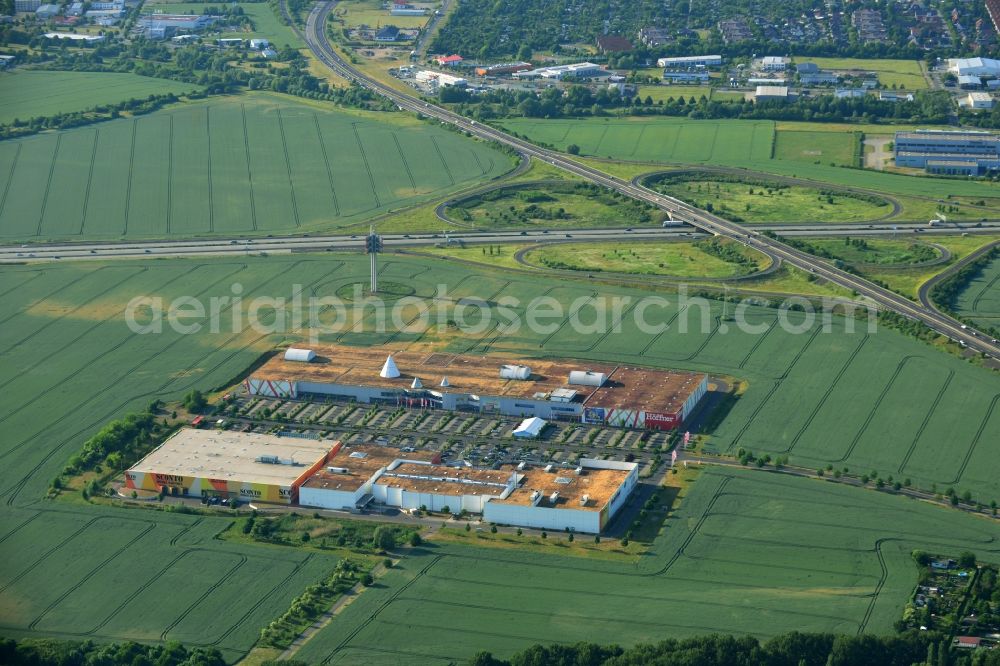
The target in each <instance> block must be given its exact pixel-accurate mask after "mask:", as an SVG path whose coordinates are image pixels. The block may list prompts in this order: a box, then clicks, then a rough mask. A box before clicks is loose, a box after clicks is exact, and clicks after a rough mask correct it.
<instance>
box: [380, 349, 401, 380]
mask: <svg viewBox="0 0 1000 666" xmlns="http://www.w3.org/2000/svg"><path fill="white" fill-rule="evenodd" d="M378 376H379V377H381V378H382V379H397V378H398V377H399V368H397V367H396V362H395V361H393V360H392V354H389V356H387V357H386V359H385V364H384V365H383V366H382V371H381V372H379V373H378Z"/></svg>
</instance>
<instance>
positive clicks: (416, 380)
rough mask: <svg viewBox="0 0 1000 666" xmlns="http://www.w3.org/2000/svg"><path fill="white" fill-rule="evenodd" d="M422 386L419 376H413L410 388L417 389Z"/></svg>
mask: <svg viewBox="0 0 1000 666" xmlns="http://www.w3.org/2000/svg"><path fill="white" fill-rule="evenodd" d="M423 387H424V385H423V384H422V383H421V382H420V377H414V378H413V383H412V384H410V388H411V389H418V388H423Z"/></svg>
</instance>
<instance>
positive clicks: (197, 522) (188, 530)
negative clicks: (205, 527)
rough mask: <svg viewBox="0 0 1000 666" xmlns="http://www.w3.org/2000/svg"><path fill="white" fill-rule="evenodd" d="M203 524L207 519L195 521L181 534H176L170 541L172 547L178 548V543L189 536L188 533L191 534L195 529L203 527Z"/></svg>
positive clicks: (202, 518)
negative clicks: (199, 526) (186, 535)
mask: <svg viewBox="0 0 1000 666" xmlns="http://www.w3.org/2000/svg"><path fill="white" fill-rule="evenodd" d="M203 522H205V518H204V517H201V518H198V519H197V520H194V521H192V522H190V523H188V524H187V525H186V526H185V527H184V529H182V530H181V531H180V532H178V533H177V534H175V535H174V536H173V538H171V539H170V545H171V546H176V545H177V542H178V541H180V540H181V537H183V536H184V535H185V534H187V533H188V532H190V531H191V530H193V529H194V528H196V527H197V526H198V525H201V524H202V523H203Z"/></svg>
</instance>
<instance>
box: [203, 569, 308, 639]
mask: <svg viewBox="0 0 1000 666" xmlns="http://www.w3.org/2000/svg"><path fill="white" fill-rule="evenodd" d="M314 555H315V554H314V553H309V554H308V555H306V557H305V558H304V559H302V560H300V561H298V562H296V563H295V566H294V567H292V570H291V571H290V572H289V573H288V575H287V576H285V577H284V578H282V579H281V580H280V581H278V582H277V583H275V584H274V587H272V588H271V589H270V590H269V591H268V593H267V594H263V595H261V597H260V599H258V600H257V602H256V603H255V604H254V605H253V606H251V607H250V608H249V610H247V612H246V613H244V614H243V615H241V616H240V618H239V619H238V620H236V622H234V623H233V624H232V625H231V626H230V627H229V628H228V629H226V630H225V631H224V632H222V633H221V634H220V635H219V637H218V638H217V639H215V640H214V641H212V642H211V643H205V644H203V645H204V646H205V647H217V646H218V645H219V644H220V643H222V641H224V640H226V639H227V638H229V636H230V635H231V634H232V633H233V632H234V631H236V629H237V628H238V627H239V626H240V625H241V624H243V623H244V622H245V621H246V620H247V618H249V617H250V616H251V615H253V614H254V613H255V612H256V611H257V609H258V608H260V607H261V606H263V605H264V602H265V601H267V600H268V599H270V598H271V597H272V596H274V595H276V594H277V593H278V591H279V590H280V589H281V588H283V587H284V586H285V585H287V584H288V583H289V581H291V580H292V578H294V577H295V576H296V575H297V574H298V573H299V572H300V571H302V569H303V568H304V567H305V566H306V565H307V564H308V563H309V562H311V561H312V559H313V557H314Z"/></svg>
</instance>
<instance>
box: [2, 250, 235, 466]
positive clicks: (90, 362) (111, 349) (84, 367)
mask: <svg viewBox="0 0 1000 666" xmlns="http://www.w3.org/2000/svg"><path fill="white" fill-rule="evenodd" d="M239 266H240V268H238V269H237V270H235V271H233V272H231V273H227V274H226V275H223V276H222V277H220V278H219V279H218V280H216V281H215V282H213V283H211V284H209V285H208V286H206V287H205V288H204V289H202V290H201V291H200V292H198V294H197V295H196V297H200V296H202V295H203V294H205V293H206V292H207V291H209V290H210V289H212V288H213V287H215V286H216V285H217V284H219V283H220V282H222V281H223V280H225V279H227V278H229V277H230V276H232V275H234V274H235V273H237V272H239V271H240V270H244V269H246V264H240V265H239ZM202 267H204V264H199V265H196V266H192V267H191V268H190V269H188V270H187V271H186V272H185V273H184V274H183V275H181V276H179V277H185V276H187V275H188V274H190V273H191V272H192V271H194V270H196V269H198V268H202ZM147 270H148V268H145V267H143V268H142V270H141V271H139V273H142V272H145V271H147ZM139 273H137V275H138V274H139ZM172 281H173V280H169V281H168V282H167V284H169V283H170V282H172ZM118 286H119V285H118V284H117V283H113V284H112V285H111V286H110V287H109V288H108V290H110V289H114V288H116V287H118ZM105 291H107V290H105ZM90 300H93V299H90ZM50 323H51V322H50ZM104 323H106V322H104V321H99V322H97V323H96V324H95V325H94V326H93V327H92V328H96V327H97V326H100V325H101V324H104ZM48 325H49V324H46V326H48ZM134 339H135V336H134V335H133V336H129V337H126V338H123V339H122V340H121V341H120V342H118V343H117V344H115V345H113V346H110V347H106V348H105V349H104V351H103V352H101V353H100V354H99V355H97V356H96V357H94V358H91V359H88V360H87V362H86V363H85V364H84V365H82V366H81V367H78V368H77V369H76V370H74V371H73V372H71V373H69V374H68V375H65V376H63V377H61V378H60V379H59V380H58V381H57V382H56V383H55V384H53V385H52V386H50V387H48V388H46V389H45V390H44V391H41V392H40V393H38V394H36V395H35V397H34V398H31V399H29V400H28V401H27V402H24V403H22V404H21V405H19V406H18V407H16V408H14V409H13V410H11V411H10V412H8V413H6V414H4V415H3V416H2V417H0V423H4V422H5V421H7V419H9V418H10V417H12V416H14V415H16V414H19V413H20V412H21V411H22V410H24V409H26V408H28V407H30V406H31V405H33V404H35V402H37V401H38V400H40V399H41V397H42V396H43V395H44V394H45V393H48V392H49V391H51V390H52V389H53V388H55V386H58V385H60V384H65V383H66V382H67V381H69V380H71V379H74V378H76V377H77V376H79V375H80V374H81V373H83V372H85V371H87V370H88V369H89V368H90V367H91V366H93V365H94V364H95V363H97V362H98V361H100V360H102V359H103V358H105V357H106V356H107V355H108V354H111V353H112V352H115V351H117V350H118V349H120V348H121V347H122V346H124V345H125V344H127V343H129V342H131V341H133V340H134ZM171 344H176V341H175V342H174V343H171ZM44 360H45V359H39V360H38V361H36V363H35V365H38V364H39V363H42V362H43V361H44ZM140 364H141V361H140ZM136 367H138V366H134V367H133V368H132V370H135V368H136ZM13 379H16V377H15V378H12V379H11V380H8V382H6V383H4V384H3V385H2V386H0V388H2V387H3V386H6V385H7V383H9V382H10V381H13ZM16 448H17V447H15V448H14V449H9V450H8V451H4V452H3V453H2V454H0V459H3V458H5V457H6V456H7V455H8V454H9V453H11V452H12V451H15V450H16Z"/></svg>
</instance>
